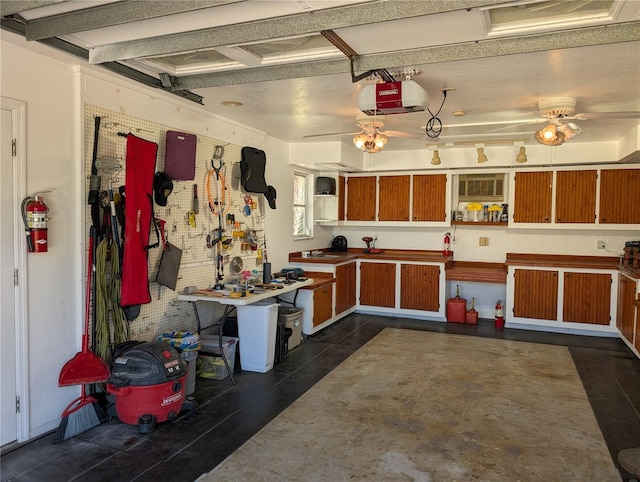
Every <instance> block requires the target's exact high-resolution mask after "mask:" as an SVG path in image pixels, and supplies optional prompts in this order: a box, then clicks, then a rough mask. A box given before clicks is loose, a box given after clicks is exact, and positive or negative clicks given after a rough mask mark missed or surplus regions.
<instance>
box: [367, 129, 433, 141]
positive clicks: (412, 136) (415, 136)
mask: <svg viewBox="0 0 640 482" xmlns="http://www.w3.org/2000/svg"><path fill="white" fill-rule="evenodd" d="M379 132H380V134H382V135H385V136H389V137H404V138H407V139H420V140H421V141H426V140H430V139H432V138H431V137H428V136H427V135H426V134H418V133H416V132H405V131H394V130H388V131H379Z"/></svg>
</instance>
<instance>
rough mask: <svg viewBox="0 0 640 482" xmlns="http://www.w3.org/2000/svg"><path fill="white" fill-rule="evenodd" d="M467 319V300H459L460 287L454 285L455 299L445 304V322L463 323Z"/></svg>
mask: <svg viewBox="0 0 640 482" xmlns="http://www.w3.org/2000/svg"><path fill="white" fill-rule="evenodd" d="M466 318H467V300H465V299H464V298H460V286H459V285H456V297H455V298H450V299H449V301H448V302H447V321H448V322H449V323H464V322H465V321H466Z"/></svg>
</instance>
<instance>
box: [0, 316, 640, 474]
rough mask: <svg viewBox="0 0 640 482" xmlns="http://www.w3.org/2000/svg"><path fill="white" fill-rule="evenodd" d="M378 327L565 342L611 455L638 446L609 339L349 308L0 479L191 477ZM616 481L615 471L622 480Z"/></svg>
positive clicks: (6, 470)
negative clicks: (189, 392) (154, 416)
mask: <svg viewBox="0 0 640 482" xmlns="http://www.w3.org/2000/svg"><path fill="white" fill-rule="evenodd" d="M385 327H394V328H410V329H418V330H427V331H433V332H442V333H453V334H460V335H467V336H478V337H489V338H503V339H508V340H517V341H528V342H533V343H544V344H553V345H562V346H567V347H568V348H569V351H570V353H571V356H572V358H573V361H574V363H575V366H576V368H577V371H578V373H579V375H580V378H581V381H582V383H583V386H584V388H585V391H586V393H587V396H588V398H589V402H590V403H591V407H592V409H593V411H594V414H595V416H596V419H597V422H598V425H599V426H600V430H601V431H602V434H603V437H604V439H605V441H606V443H607V447H608V449H609V452H610V454H611V457H612V459H613V460H615V458H616V456H617V453H618V452H619V451H620V450H621V449H624V448H629V447H637V446H640V361H639V360H638V359H636V357H635V356H634V355H633V354H632V353H631V351H630V350H629V349H628V348H627V347H626V345H624V343H623V342H622V341H621V340H619V339H615V338H598V337H585V336H575V335H566V334H555V333H544V332H537V331H526V330H514V329H505V330H495V328H494V326H493V323H491V322H483V321H482V320H481V322H480V323H479V324H478V325H476V326H473V325H458V324H449V323H437V322H426V321H420V320H412V319H406V318H389V317H382V316H372V315H361V314H353V315H350V316H348V317H347V318H345V319H344V320H342V321H340V322H338V323H336V324H334V325H333V326H331V327H329V328H327V329H326V330H323V331H321V332H320V333H317V334H316V335H314V336H311V337H309V338H308V339H307V341H306V343H304V344H301V345H300V346H299V347H297V348H295V349H293V350H291V351H290V352H289V354H288V355H287V356H286V357H285V359H284V361H283V362H282V363H281V364H279V365H276V366H275V367H274V369H273V370H271V371H270V372H268V373H266V374H261V373H253V372H239V373H236V374H235V378H236V382H237V385H236V386H235V387H234V386H232V385H231V384H230V383H229V381H228V379H227V380H222V381H216V380H202V379H198V381H197V385H196V392H195V399H196V401H197V403H198V408H197V409H196V410H194V411H192V412H188V413H184V414H183V415H182V416H181V417H180V418H179V419H178V420H176V421H174V422H169V423H165V424H162V425H159V426H158V427H157V428H156V430H155V431H154V432H153V433H152V434H148V435H140V434H138V431H137V428H136V427H135V426H132V425H126V424H123V423H120V422H119V421H118V420H115V419H114V420H111V421H109V422H107V423H104V424H102V425H100V426H98V427H95V428H93V429H91V430H89V431H87V432H85V433H83V434H80V435H78V436H77V437H74V438H72V439H70V440H67V441H65V442H63V443H61V444H57V445H52V444H51V439H52V438H53V435H52V434H50V435H47V436H44V437H42V438H40V439H38V440H36V441H33V442H31V443H28V444H25V445H23V446H21V447H18V448H16V449H15V450H12V451H10V452H8V453H5V452H7V450H6V448H4V449H3V455H2V457H1V458H0V471H1V473H0V478H1V480H2V481H43V480H47V481H51V482H55V481H70V480H83V481H84V480H91V481H129V480H131V481H133V480H136V481H146V480H149V481H152V480H157V479H160V480H163V481H193V480H195V479H196V478H198V477H199V476H200V475H202V474H203V473H206V472H209V471H211V470H212V469H213V468H214V467H216V466H217V465H218V464H219V463H220V462H221V461H223V460H224V459H225V458H226V457H227V456H228V455H230V454H231V453H233V452H234V451H235V450H236V449H237V448H238V447H240V446H241V445H242V444H243V443H244V442H245V441H247V440H248V439H249V438H251V437H252V436H253V435H254V434H255V433H256V432H257V431H259V430H260V429H261V428H262V427H264V426H265V425H266V424H267V423H268V422H269V421H271V420H272V419H273V418H274V417H276V416H277V415H278V414H279V413H280V412H282V411H283V410H284V409H285V408H287V407H288V406H289V405H290V404H291V403H292V402H293V401H294V400H296V399H297V398H298V397H299V396H300V395H302V394H303V393H305V392H306V391H307V390H308V389H309V388H311V387H312V386H313V385H314V384H315V383H317V382H318V381H319V380H320V379H322V378H323V377H324V376H325V375H326V374H327V373H329V372H330V371H331V370H333V369H334V368H335V367H336V366H337V365H339V364H340V363H341V362H342V361H344V360H345V359H346V358H348V357H349V356H350V355H351V354H352V353H353V352H355V351H356V350H357V349H358V348H359V347H361V346H362V345H364V344H365V343H367V342H368V341H369V340H370V339H371V338H373V337H374V336H375V335H377V334H378V333H379V332H380V331H381V330H382V329H384V328H385ZM621 479H622V476H621Z"/></svg>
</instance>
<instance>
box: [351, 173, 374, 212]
mask: <svg viewBox="0 0 640 482" xmlns="http://www.w3.org/2000/svg"><path fill="white" fill-rule="evenodd" d="M347 185H348V186H349V192H348V193H347V215H346V219H347V220H349V221H375V220H376V177H375V176H370V177H350V178H349V179H348V180H347Z"/></svg>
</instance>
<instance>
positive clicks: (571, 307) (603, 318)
mask: <svg viewBox="0 0 640 482" xmlns="http://www.w3.org/2000/svg"><path fill="white" fill-rule="evenodd" d="M610 312H611V275H610V274H608V273H572V272H570V273H565V274H564V295H563V299H562V321H564V322H574V323H589V324H592V325H609V324H610V322H611V319H610V314H609V313H610Z"/></svg>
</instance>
